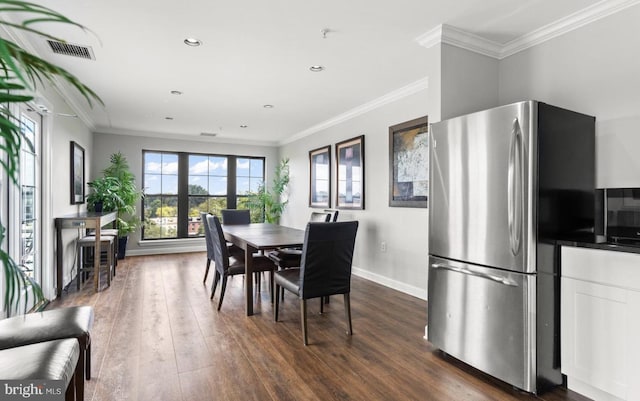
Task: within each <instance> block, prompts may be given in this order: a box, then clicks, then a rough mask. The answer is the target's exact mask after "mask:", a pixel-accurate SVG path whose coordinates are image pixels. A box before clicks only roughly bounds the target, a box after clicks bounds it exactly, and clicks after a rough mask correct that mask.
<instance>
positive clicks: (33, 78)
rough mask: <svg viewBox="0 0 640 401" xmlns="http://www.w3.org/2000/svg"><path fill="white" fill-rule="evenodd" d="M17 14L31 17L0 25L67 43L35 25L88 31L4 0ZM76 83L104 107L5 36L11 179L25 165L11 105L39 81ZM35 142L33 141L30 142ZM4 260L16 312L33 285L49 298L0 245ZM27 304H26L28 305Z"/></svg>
mask: <svg viewBox="0 0 640 401" xmlns="http://www.w3.org/2000/svg"><path fill="white" fill-rule="evenodd" d="M10 13H18V14H20V16H26V17H24V19H23V20H22V21H21V22H20V23H14V22H12V21H8V20H7V19H5V18H0V25H3V26H5V27H10V28H13V29H17V30H21V31H25V32H30V33H33V34H36V35H40V36H44V37H46V38H49V39H54V40H57V41H62V42H64V40H61V39H59V38H57V37H55V36H53V35H50V34H48V33H46V32H44V31H41V30H40V29H37V28H36V25H37V24H39V23H43V22H46V23H50V22H58V23H62V24H66V25H72V26H76V27H78V28H80V29H83V30H86V28H84V27H83V26H82V25H80V24H78V23H76V22H74V21H72V20H70V19H68V18H67V17H65V16H63V15H61V14H59V13H58V12H56V11H54V10H52V9H49V8H47V7H43V6H41V5H38V4H35V3H30V2H26V1H17V0H0V15H7V14H10ZM57 79H61V80H62V81H63V82H66V83H67V84H69V85H71V86H73V87H74V88H75V89H76V90H77V91H78V92H80V94H81V95H82V96H83V97H84V98H85V99H86V101H87V102H88V103H89V105H90V106H93V102H94V101H97V102H98V103H100V104H101V105H104V103H103V102H102V100H101V99H100V97H99V96H98V95H97V94H96V93H95V92H94V91H93V90H91V89H90V88H89V87H87V86H86V85H84V84H83V83H82V82H81V81H80V80H79V79H78V78H77V77H75V76H74V75H73V74H71V73H70V72H68V71H66V70H65V69H63V68H61V67H58V66H56V65H54V64H52V63H49V62H48V61H46V60H44V59H42V58H40V57H38V56H36V55H34V54H31V53H29V52H27V51H25V50H24V49H23V48H21V47H20V46H19V45H17V44H15V43H13V42H11V41H9V40H6V39H4V38H2V37H0V153H5V154H6V157H4V158H0V166H1V167H2V169H4V171H5V172H6V173H7V176H8V178H9V180H10V181H11V183H13V184H17V183H18V178H19V174H18V171H19V167H20V147H21V145H22V139H23V138H22V136H23V133H22V131H21V129H20V125H19V120H18V119H17V118H16V117H15V116H14V115H13V114H12V113H11V108H10V106H11V105H12V104H26V103H28V102H30V101H31V100H33V95H32V93H33V92H34V91H35V88H36V85H37V84H38V83H40V84H42V83H43V82H44V81H47V82H49V83H51V84H52V85H54V86H55V84H56V80H57ZM31 146H32V144H31ZM4 233H5V229H4V226H3V225H2V222H1V221H0V245H2V243H3V242H4V238H5V235H4ZM0 263H2V266H3V267H4V274H5V280H4V283H5V286H4V287H5V288H4V295H5V297H4V298H5V299H4V301H5V302H4V306H5V310H6V311H7V312H9V313H10V312H11V311H12V310H14V309H15V308H16V307H17V306H18V305H19V304H20V296H21V294H22V293H25V294H27V295H26V296H27V297H28V294H29V292H28V291H24V290H25V289H26V288H28V287H31V288H33V294H34V296H35V297H36V299H37V300H38V301H40V300H42V299H44V296H43V294H42V290H41V288H40V287H39V286H38V284H37V283H35V282H34V281H33V280H32V279H31V278H29V277H28V276H26V275H25V273H24V271H23V270H22V269H21V267H20V266H19V265H18V264H16V263H15V261H14V260H13V259H12V258H11V256H10V255H9V254H8V253H6V252H5V251H4V250H2V247H1V246H0ZM27 304H28V299H27V302H25V306H26V305H27Z"/></svg>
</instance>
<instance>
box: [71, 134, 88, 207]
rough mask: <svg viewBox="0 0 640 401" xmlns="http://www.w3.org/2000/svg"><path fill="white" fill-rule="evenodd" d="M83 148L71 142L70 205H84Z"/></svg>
mask: <svg viewBox="0 0 640 401" xmlns="http://www.w3.org/2000/svg"><path fill="white" fill-rule="evenodd" d="M84 186H85V185H84V148H83V147H82V146H80V145H78V144H77V143H75V142H74V141H71V204H72V205H77V204H80V203H84Z"/></svg>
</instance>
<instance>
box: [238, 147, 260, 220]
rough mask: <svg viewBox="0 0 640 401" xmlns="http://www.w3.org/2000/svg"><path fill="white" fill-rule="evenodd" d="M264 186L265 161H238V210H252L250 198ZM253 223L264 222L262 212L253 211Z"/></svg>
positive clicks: (244, 159)
mask: <svg viewBox="0 0 640 401" xmlns="http://www.w3.org/2000/svg"><path fill="white" fill-rule="evenodd" d="M263 184H264V159H255V158H254V159H251V158H237V159H236V199H237V208H238V209H250V207H249V205H248V203H249V196H248V195H250V194H252V193H256V192H258V191H259V190H260V187H261V186H262V185H263ZM251 221H264V213H263V211H262V210H259V209H255V210H252V211H251Z"/></svg>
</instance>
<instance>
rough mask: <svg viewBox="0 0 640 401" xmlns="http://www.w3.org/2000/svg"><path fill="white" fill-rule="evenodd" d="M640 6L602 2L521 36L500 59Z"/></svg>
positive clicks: (628, 0) (624, 0)
mask: <svg viewBox="0 0 640 401" xmlns="http://www.w3.org/2000/svg"><path fill="white" fill-rule="evenodd" d="M637 4H640V0H602V1H599V2H598V3H595V4H593V5H591V6H589V7H586V8H584V9H582V10H580V11H578V12H575V13H573V14H571V15H568V16H566V17H564V18H560V19H559V20H557V21H554V22H552V23H550V24H548V25H545V26H543V27H541V28H539V29H536V30H534V31H532V32H529V33H527V34H525V35H522V36H521V37H519V38H516V39H514V40H512V41H510V42H508V43H506V44H505V45H504V47H503V48H502V52H501V56H500V58H501V59H503V58H505V57H509V56H512V55H514V54H516V53H518V52H521V51H523V50H526V49H528V48H530V47H533V46H536V45H539V44H541V43H544V42H546V41H548V40H551V39H553V38H557V37H558V36H562V35H564V34H565V33H569V32H571V31H573V30H576V29H578V28H580V27H583V26H585V25H588V24H591V23H592V22H595V21H598V20H600V19H603V18H606V17H608V16H610V15H612V14H615V13H617V12H620V11H622V10H624V9H627V8H629V7H633V6H635V5H637Z"/></svg>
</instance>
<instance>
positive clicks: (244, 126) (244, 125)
mask: <svg viewBox="0 0 640 401" xmlns="http://www.w3.org/2000/svg"><path fill="white" fill-rule="evenodd" d="M247 127H248V125H247V124H242V125H241V126H240V128H247Z"/></svg>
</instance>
